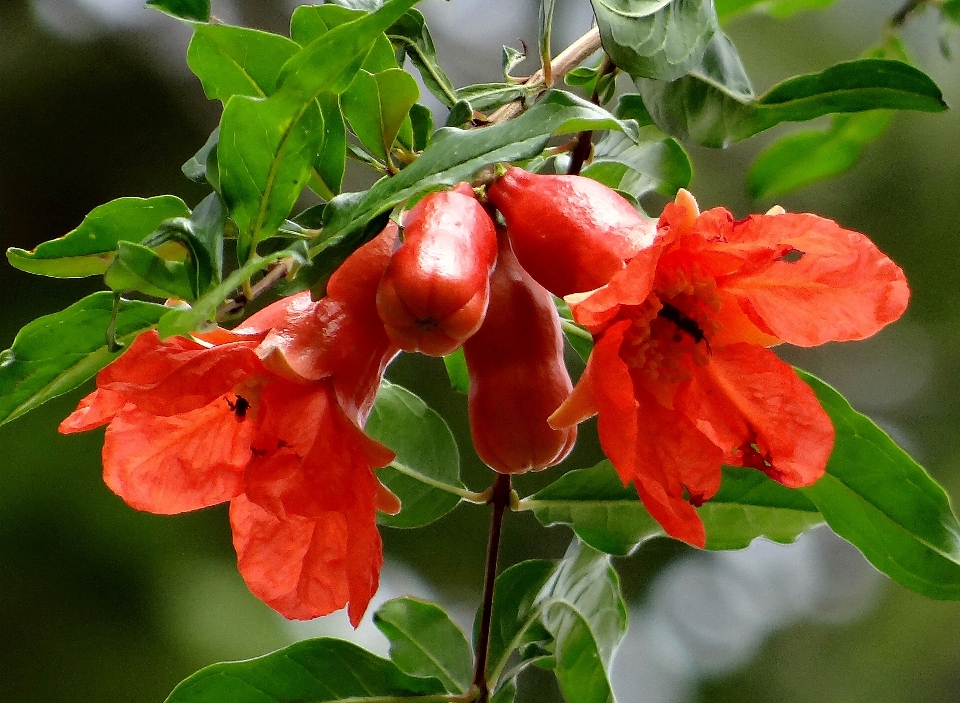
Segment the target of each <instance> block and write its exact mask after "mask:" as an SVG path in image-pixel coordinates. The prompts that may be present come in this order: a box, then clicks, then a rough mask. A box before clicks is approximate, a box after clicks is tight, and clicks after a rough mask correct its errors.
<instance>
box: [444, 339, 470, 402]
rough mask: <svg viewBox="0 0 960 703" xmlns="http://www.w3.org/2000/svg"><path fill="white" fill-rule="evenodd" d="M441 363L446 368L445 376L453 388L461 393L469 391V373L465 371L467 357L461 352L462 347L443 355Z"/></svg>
mask: <svg viewBox="0 0 960 703" xmlns="http://www.w3.org/2000/svg"><path fill="white" fill-rule="evenodd" d="M443 365H444V366H445V367H446V368H447V376H448V377H449V378H450V385H451V386H452V387H453V389H454V390H456V391H459V392H460V393H463V394H467V393H469V392H470V375H469V373H468V372H467V357H466V356H465V355H464V353H463V347H461V348H460V349H457V350H456V351H455V352H453V353H452V354H447V355H446V356H445V357H443Z"/></svg>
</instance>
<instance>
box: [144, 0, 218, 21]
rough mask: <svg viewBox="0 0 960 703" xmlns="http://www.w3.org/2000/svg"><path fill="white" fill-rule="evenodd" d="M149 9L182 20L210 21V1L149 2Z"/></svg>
mask: <svg viewBox="0 0 960 703" xmlns="http://www.w3.org/2000/svg"><path fill="white" fill-rule="evenodd" d="M147 7H152V8H153V9H154V10H160V12H164V13H166V14H168V15H171V16H173V17H177V18H179V19H182V20H193V21H195V22H206V21H208V20H209V19H210V0H147Z"/></svg>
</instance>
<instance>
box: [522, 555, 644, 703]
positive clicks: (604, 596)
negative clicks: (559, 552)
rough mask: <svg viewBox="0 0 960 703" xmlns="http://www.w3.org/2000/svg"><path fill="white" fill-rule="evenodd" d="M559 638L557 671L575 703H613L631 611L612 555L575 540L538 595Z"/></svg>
mask: <svg viewBox="0 0 960 703" xmlns="http://www.w3.org/2000/svg"><path fill="white" fill-rule="evenodd" d="M537 604H538V606H539V607H540V610H541V614H540V620H541V622H542V623H543V626H544V628H546V630H547V631H548V632H549V633H550V634H551V635H552V636H553V640H554V657H555V664H554V667H553V671H554V674H555V675H556V677H557V682H558V683H559V684H560V690H561V691H562V692H563V696H564V698H566V699H567V701H569V702H570V703H613V702H614V697H613V689H612V688H611V686H610V681H609V674H608V672H609V669H610V662H611V660H612V658H613V654H614V652H616V649H617V646H618V645H619V644H620V641H621V640H622V639H623V636H624V635H625V634H626V632H627V607H626V604H625V603H624V602H623V597H622V596H621V595H620V581H619V579H618V578H617V572H616V571H614V569H613V566H612V565H611V564H610V557H609V556H607V555H606V554H603V553H601V552H598V551H595V550H593V549H591V548H590V547H588V546H586V545H583V544H581V543H580V542H579V541H577V540H574V542H573V543H572V544H571V545H570V548H569V549H568V550H567V553H566V554H565V555H564V557H563V559H562V560H561V561H560V563H559V565H558V566H557V569H556V571H555V572H554V573H553V575H552V576H551V577H550V579H549V580H548V581H547V583H546V584H545V585H544V587H543V589H542V590H541V591H540V594H539V595H538V596H537Z"/></svg>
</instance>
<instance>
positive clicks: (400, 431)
mask: <svg viewBox="0 0 960 703" xmlns="http://www.w3.org/2000/svg"><path fill="white" fill-rule="evenodd" d="M366 432H367V434H368V435H370V436H371V437H373V438H374V439H375V440H377V441H378V442H380V443H381V444H383V445H384V446H386V447H387V448H389V449H390V450H391V451H392V452H394V453H395V454H396V455H397V458H396V460H395V461H394V462H393V464H391V465H390V466H389V467H387V468H384V469H378V470H377V478H378V479H380V481H381V482H382V483H383V484H384V485H385V486H386V487H387V488H389V489H390V490H391V491H393V492H394V493H396V494H397V497H399V498H400V503H401V508H400V512H399V513H398V514H397V515H384V514H380V515H378V516H377V519H378V521H379V522H380V523H381V524H384V525H388V526H390V527H420V526H421V525H426V524H427V523H430V522H433V521H434V520H436V519H437V518H439V517H442V516H444V515H446V514H447V513H449V512H450V511H451V510H453V509H454V508H455V507H457V504H458V503H459V502H460V498H459V496H458V495H457V493H458V492H462V491H463V490H464V487H463V484H462V483H460V452H459V450H458V449H457V443H456V440H454V438H453V434H452V433H451V432H450V428H449V427H447V423H446V422H445V421H444V420H443V418H442V417H440V416H439V415H438V414H437V413H435V412H434V411H433V410H431V409H430V408H428V407H427V406H426V404H425V403H424V402H423V401H422V400H420V398H418V397H417V396H415V395H414V394H413V393H411V392H410V391H408V390H406V389H405V388H402V387H400V386H396V385H394V384H392V383H389V382H387V381H384V382H383V384H382V385H381V386H380V392H379V393H378V394H377V402H376V403H375V404H374V406H373V411H372V412H371V413H370V417H369V418H368V419H367V425H366Z"/></svg>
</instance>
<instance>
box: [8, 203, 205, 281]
mask: <svg viewBox="0 0 960 703" xmlns="http://www.w3.org/2000/svg"><path fill="white" fill-rule="evenodd" d="M189 215H190V209H189V208H188V207H187V206H186V205H185V204H184V202H183V201H182V200H180V198H176V197H174V196H172V195H160V196H157V197H155V198H119V199H117V200H111V201H110V202H109V203H106V204H104V205H101V206H99V207H97V208H94V209H93V210H92V211H91V212H90V214H89V215H87V216H86V217H85V218H83V222H81V223H80V226H79V227H77V228H76V229H75V230H73V231H72V232H68V233H67V234H65V235H64V236H62V237H60V238H59V239H53V240H50V241H48V242H44V243H43V244H40V245H39V246H37V247H36V248H35V249H33V250H32V251H26V250H24V249H17V248H11V249H8V250H7V259H8V260H9V261H10V264H11V265H12V266H13V267H15V268H18V269H20V270H21V271H27V272H28V273H36V274H40V275H42V276H52V277H54V278H80V277H83V276H94V275H97V274H102V273H104V272H105V271H106V270H107V267H108V266H110V263H111V262H112V261H113V259H114V256H115V252H116V249H117V244H118V243H120V242H122V241H126V242H141V241H143V239H144V238H146V237H147V236H149V235H150V234H152V233H153V232H154V231H156V229H157V228H158V227H159V226H160V223H161V222H163V221H164V220H166V219H169V218H171V217H188V216H189Z"/></svg>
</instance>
